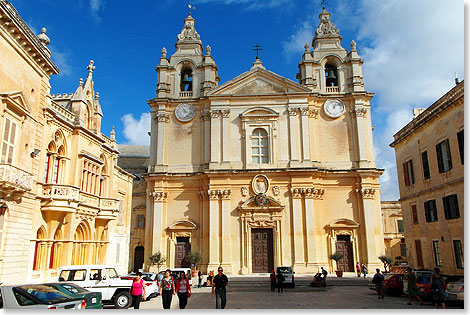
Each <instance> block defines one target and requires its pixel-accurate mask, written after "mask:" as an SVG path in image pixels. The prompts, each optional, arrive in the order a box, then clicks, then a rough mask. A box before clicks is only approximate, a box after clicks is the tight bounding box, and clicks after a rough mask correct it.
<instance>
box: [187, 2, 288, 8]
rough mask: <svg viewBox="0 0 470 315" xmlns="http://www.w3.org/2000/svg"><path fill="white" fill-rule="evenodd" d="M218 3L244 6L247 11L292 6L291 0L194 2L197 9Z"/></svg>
mask: <svg viewBox="0 0 470 315" xmlns="http://www.w3.org/2000/svg"><path fill="white" fill-rule="evenodd" d="M212 2H217V4H225V5H230V4H239V5H243V6H244V7H245V9H247V10H260V9H266V8H275V7H278V6H281V5H283V6H291V5H292V3H291V0H265V1H263V0H198V1H194V6H195V7H197V4H200V3H212Z"/></svg>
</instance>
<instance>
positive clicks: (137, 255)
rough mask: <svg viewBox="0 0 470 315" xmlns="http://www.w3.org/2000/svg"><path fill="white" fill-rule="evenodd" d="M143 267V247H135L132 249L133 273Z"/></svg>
mask: <svg viewBox="0 0 470 315" xmlns="http://www.w3.org/2000/svg"><path fill="white" fill-rule="evenodd" d="M143 265H144V247H143V246H142V245H139V246H136V247H135V249H134V272H137V271H139V269H142V267H143Z"/></svg>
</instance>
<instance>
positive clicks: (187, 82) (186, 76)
mask: <svg viewBox="0 0 470 315" xmlns="http://www.w3.org/2000/svg"><path fill="white" fill-rule="evenodd" d="M192 90H193V73H192V71H191V70H189V69H187V70H184V71H183V72H181V92H188V91H192Z"/></svg>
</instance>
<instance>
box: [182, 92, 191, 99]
mask: <svg viewBox="0 0 470 315" xmlns="http://www.w3.org/2000/svg"><path fill="white" fill-rule="evenodd" d="M180 97H181V98H191V97H193V92H192V91H189V92H187V91H183V92H180Z"/></svg>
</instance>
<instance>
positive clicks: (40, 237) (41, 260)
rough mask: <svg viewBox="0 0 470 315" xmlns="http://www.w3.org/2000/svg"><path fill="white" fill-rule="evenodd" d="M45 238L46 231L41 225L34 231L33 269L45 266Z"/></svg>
mask: <svg viewBox="0 0 470 315" xmlns="http://www.w3.org/2000/svg"><path fill="white" fill-rule="evenodd" d="M45 238H46V231H45V229H44V227H43V226H41V227H40V228H39V229H38V231H37V233H36V247H35V249H34V262H33V270H41V269H44V267H45V266H46V261H47V258H48V257H46V255H47V242H45V241H44V239H45Z"/></svg>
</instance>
